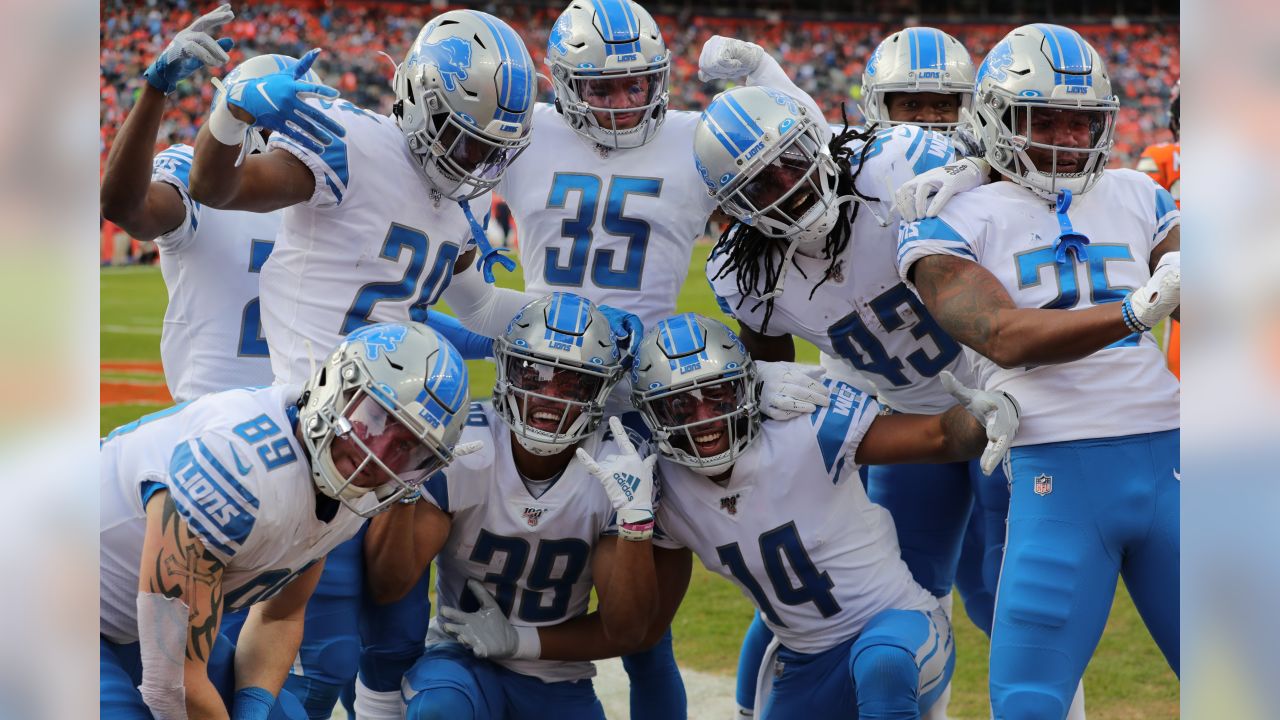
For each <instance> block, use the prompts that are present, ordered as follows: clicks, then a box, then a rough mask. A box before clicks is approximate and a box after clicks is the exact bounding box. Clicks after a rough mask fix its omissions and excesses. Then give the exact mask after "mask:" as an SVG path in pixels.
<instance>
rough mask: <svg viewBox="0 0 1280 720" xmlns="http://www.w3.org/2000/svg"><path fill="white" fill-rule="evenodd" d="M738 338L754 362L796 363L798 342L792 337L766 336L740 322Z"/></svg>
mask: <svg viewBox="0 0 1280 720" xmlns="http://www.w3.org/2000/svg"><path fill="white" fill-rule="evenodd" d="M738 338H739V339H741V340H742V344H743V345H744V346H746V348H747V352H748V353H749V354H750V355H751V358H752V359H753V360H757V361H760V362H795V361H796V342H795V339H793V338H792V337H791V336H790V335H765V334H764V333H759V332H756V331H755V330H752V329H751V328H749V327H747V325H746V324H745V323H743V322H742V321H741V320H739V321H738Z"/></svg>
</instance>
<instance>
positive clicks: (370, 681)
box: [360, 644, 426, 692]
mask: <svg viewBox="0 0 1280 720" xmlns="http://www.w3.org/2000/svg"><path fill="white" fill-rule="evenodd" d="M425 650H426V647H425V646H424V645H421V644H419V645H418V648H417V652H414V653H405V654H392V653H383V652H370V651H369V650H368V649H366V650H365V651H364V652H363V653H361V654H360V681H361V682H362V683H364V685H365V687H367V688H369V689H370V690H372V691H374V692H400V681H401V680H403V679H404V674H405V673H407V672H409V668H411V667H413V664H414V663H415V662H417V661H418V658H420V657H422V653H423V652H425Z"/></svg>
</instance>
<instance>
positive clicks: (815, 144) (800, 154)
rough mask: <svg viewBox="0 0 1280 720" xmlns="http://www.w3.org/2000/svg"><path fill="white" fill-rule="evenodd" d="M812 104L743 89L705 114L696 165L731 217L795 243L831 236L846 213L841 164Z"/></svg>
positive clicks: (697, 140) (696, 139)
mask: <svg viewBox="0 0 1280 720" xmlns="http://www.w3.org/2000/svg"><path fill="white" fill-rule="evenodd" d="M809 115H810V113H809V112H808V110H806V109H805V107H804V105H802V104H800V103H798V102H796V101H795V99H794V98H792V97H791V96H790V95H787V94H785V93H783V92H781V91H778V90H774V89H773V88H767V87H759V86H751V87H735V88H733V89H730V90H726V91H725V92H722V93H720V94H719V95H717V96H716V97H715V99H714V100H712V101H711V104H710V105H708V106H707V109H706V110H705V111H703V113H702V117H701V119H700V120H699V121H698V128H697V130H695V131H694V135H693V155H694V163H695V164H696V165H697V168H698V173H699V174H701V175H702V181H703V183H705V184H706V186H707V192H708V193H709V194H710V195H711V196H712V197H714V198H715V199H716V202H717V203H719V204H720V209H721V210H723V211H724V212H725V213H726V214H728V215H730V216H732V217H734V218H737V219H738V220H739V221H741V222H742V223H743V224H745V225H749V226H751V227H754V228H756V229H757V230H759V231H760V232H761V233H763V234H764V235H767V236H769V237H774V238H780V239H786V240H789V241H791V242H792V243H793V244H800V245H814V244H821V243H822V242H825V241H826V238H827V234H828V233H830V232H831V229H832V228H833V227H835V224H836V222H837V221H838V220H839V218H840V212H841V207H842V204H841V203H840V202H839V201H838V198H837V197H836V178H837V177H838V174H839V172H840V171H839V168H838V167H837V166H836V163H835V160H834V159H833V158H832V157H831V151H830V149H829V148H828V147H827V145H826V143H825V142H824V141H823V136H822V131H821V130H820V129H819V124H825V123H826V120H825V119H823V118H820V117H819V118H815V117H810V116H809Z"/></svg>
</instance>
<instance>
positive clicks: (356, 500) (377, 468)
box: [302, 360, 453, 517]
mask: <svg viewBox="0 0 1280 720" xmlns="http://www.w3.org/2000/svg"><path fill="white" fill-rule="evenodd" d="M361 365H362V363H361V362H360V361H358V360H350V361H348V362H347V363H346V364H344V365H343V366H342V367H341V369H340V371H339V372H340V374H341V376H342V382H343V384H344V386H346V387H348V388H353V389H349V390H346V391H345V392H343V393H342V395H341V396H340V402H331V403H327V404H325V405H323V406H321V407H319V408H317V409H316V410H315V411H314V413H313V414H311V415H310V417H309V419H308V422H306V423H305V424H304V427H303V433H302V435H303V443H304V444H305V445H306V447H307V450H308V452H310V454H311V458H312V464H313V467H314V469H315V470H316V472H315V473H313V476H314V477H315V479H316V484H317V487H318V488H319V489H320V491H321V492H322V493H324V494H325V495H327V496H328V497H331V498H333V499H335V500H338V501H340V502H342V503H343V504H344V505H346V506H347V508H348V509H350V510H351V511H352V512H354V513H356V514H357V515H361V516H363V517H372V516H373V515H376V514H377V513H379V512H381V511H382V510H385V509H386V508H387V507H389V506H390V505H391V504H392V503H394V502H396V501H398V500H400V499H401V498H404V497H405V496H407V495H409V494H411V493H414V492H417V491H418V489H419V487H420V486H421V485H422V483H423V482H424V481H425V480H426V479H427V478H429V477H431V475H432V474H434V473H435V472H437V471H438V470H440V469H441V468H443V467H444V466H445V465H447V464H448V463H449V462H450V461H451V460H452V459H453V455H452V452H451V451H450V450H449V449H448V448H445V447H441V446H439V445H438V444H437V443H436V442H435V441H434V439H433V438H432V437H431V436H430V435H429V434H428V433H427V431H426V430H425V429H421V428H422V423H421V421H415V420H414V419H413V418H412V417H411V416H410V414H409V413H408V412H406V411H405V410H404V409H403V408H399V407H397V406H396V404H395V403H391V402H388V401H387V399H386V398H385V397H384V395H383V393H381V392H380V391H379V390H378V388H377V386H376V385H374V384H373V383H371V382H367V381H363V382H362V377H364V376H366V375H367V374H366V373H364V369H363V367H361ZM371 492H372V493H374V494H375V496H376V497H377V500H378V502H377V503H376V504H374V505H370V504H369V503H368V502H367V501H366V500H364V496H365V495H367V494H369V493H371Z"/></svg>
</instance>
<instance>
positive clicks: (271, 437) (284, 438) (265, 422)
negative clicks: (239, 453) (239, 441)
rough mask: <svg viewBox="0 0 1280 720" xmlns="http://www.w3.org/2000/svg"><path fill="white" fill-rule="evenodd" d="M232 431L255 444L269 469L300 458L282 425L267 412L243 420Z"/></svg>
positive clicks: (259, 455) (255, 448)
mask: <svg viewBox="0 0 1280 720" xmlns="http://www.w3.org/2000/svg"><path fill="white" fill-rule="evenodd" d="M231 431H232V432H234V433H235V434H236V435H239V436H240V437H241V438H243V439H244V441H245V442H247V443H249V444H250V445H253V446H254V450H257V451H258V457H260V458H262V463H263V464H264V465H266V466H267V470H275V469H276V468H278V467H282V466H284V465H288V464H289V463H291V462H293V461H294V460H297V459H298V456H297V455H296V454H295V453H294V452H293V446H292V445H290V444H289V436H288V435H285V434H284V433H282V432H280V426H279V425H277V424H276V423H275V421H274V420H272V419H271V418H269V417H267V416H266V415H265V414H263V415H259V416H258V417H256V418H253V419H252V420H247V421H245V422H242V423H240V424H239V425H237V426H235V427H234V428H232V429H231Z"/></svg>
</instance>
